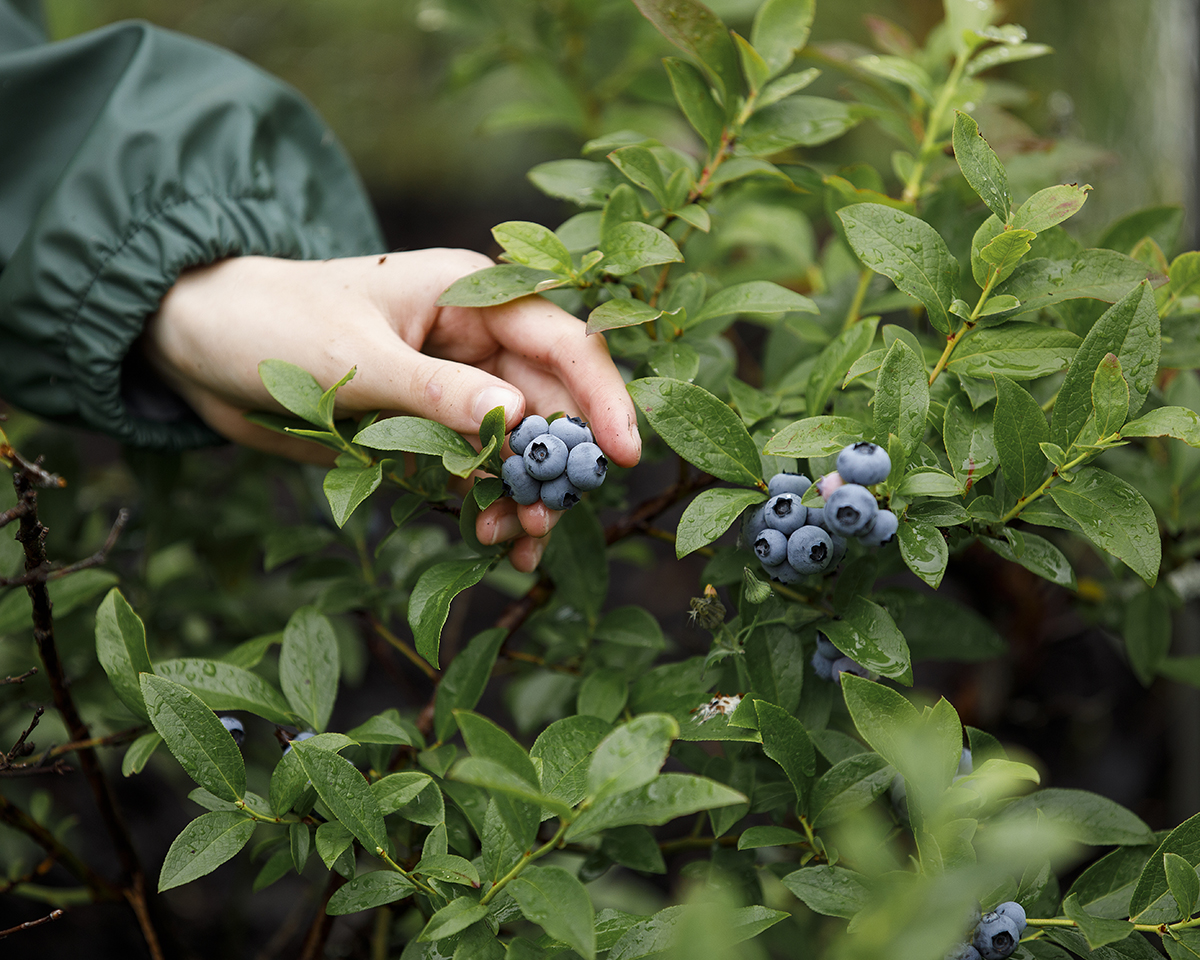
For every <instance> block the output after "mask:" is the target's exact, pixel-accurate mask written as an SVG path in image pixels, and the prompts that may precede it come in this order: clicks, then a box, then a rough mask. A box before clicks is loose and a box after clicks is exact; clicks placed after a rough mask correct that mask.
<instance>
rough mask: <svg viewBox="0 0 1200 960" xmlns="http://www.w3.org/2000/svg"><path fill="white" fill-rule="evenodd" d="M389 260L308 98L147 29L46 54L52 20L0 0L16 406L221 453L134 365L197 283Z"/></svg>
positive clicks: (5, 335) (100, 34)
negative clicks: (281, 269)
mask: <svg viewBox="0 0 1200 960" xmlns="http://www.w3.org/2000/svg"><path fill="white" fill-rule="evenodd" d="M382 249H383V239H382V237H381V235H380V232H379V227H378V224H377V222H376V220H375V216H374V213H373V212H372V209H371V206H370V203H369V201H368V199H367V197H366V194H365V192H364V191H363V188H362V184H361V183H360V181H359V179H358V176H357V174H356V173H355V171H354V168H353V166H352V165H351V163H350V161H349V159H348V158H347V156H346V154H345V152H344V151H343V150H342V148H341V147H340V145H339V144H338V143H337V141H336V140H335V139H334V137H333V135H332V133H331V132H330V131H329V128H328V127H327V126H326V125H325V124H324V122H323V121H322V120H321V118H320V117H318V116H317V114H316V112H315V111H314V110H313V109H312V107H311V106H310V105H309V104H308V103H307V102H305V100H304V99H303V98H302V97H301V96H300V95H299V94H298V93H297V92H296V91H295V90H293V89H291V88H290V87H288V86H286V85H285V84H283V83H282V82H281V81H279V80H277V79H276V78H274V77H272V76H270V75H268V74H266V73H264V72H263V71H262V70H260V69H258V68H257V67H255V66H253V65H252V64H250V63H247V62H246V61H245V60H242V59H240V58H239V57H237V56H235V55H233V54H231V53H229V52H228V51H225V50H221V49H219V48H217V47H213V46H210V45H209V44H206V43H203V42H200V41H198V40H194V39H191V38H189V37H185V36H181V35H179V34H176V33H172V32H171V31H168V30H163V29H160V28H158V27H154V26H152V25H150V24H147V23H139V22H129V23H118V24H114V25H112V26H110V27H106V28H104V29H102V30H97V31H95V32H93V33H89V34H84V35H82V36H78V37H73V38H71V39H69V40H65V41H62V42H60V43H46V42H45V37H44V34H43V32H42V30H41V29H40V25H39V22H38V14H37V11H36V8H35V7H34V4H33V3H31V2H29V0H0V397H4V398H5V399H6V400H8V401H9V402H11V403H13V404H14V405H16V406H18V407H22V408H24V409H27V410H30V411H32V412H34V413H37V414H39V415H42V416H45V417H51V418H54V419H57V420H62V421H65V422H68V423H73V424H78V425H83V426H86V427H89V428H92V429H95V430H100V431H104V432H106V433H109V434H112V435H113V436H115V437H118V438H119V439H121V440H124V441H127V442H130V443H134V444H138V445H141V446H148V447H158V448H165V449H181V448H185V447H191V446H197V445H201V444H205V443H211V442H213V441H214V440H216V439H217V438H216V436H215V435H214V434H213V433H212V432H211V431H210V430H209V429H208V428H207V427H206V426H205V425H204V424H203V423H201V422H200V420H199V419H198V418H197V417H196V416H195V415H194V414H193V413H192V412H191V411H190V410H189V409H188V408H187V407H186V406H185V405H183V404H182V402H181V401H179V400H178V398H176V397H174V395H173V394H170V393H169V392H168V391H167V390H166V388H165V387H163V386H162V385H161V384H159V383H158V382H157V381H156V380H155V378H154V377H153V375H152V374H150V373H149V372H148V370H147V368H146V366H145V364H144V362H142V361H141V360H140V352H139V351H137V350H133V349H131V348H132V347H133V344H134V341H135V340H136V339H137V337H138V335H139V334H140V332H141V330H142V327H143V325H144V323H145V321H146V319H147V318H148V317H149V316H151V315H152V314H153V313H154V311H155V310H157V309H158V304H159V301H160V300H161V299H162V297H163V295H164V294H165V293H166V292H167V290H169V289H170V287H171V285H172V284H173V283H174V281H175V279H176V277H178V275H179V273H180V272H181V271H183V270H184V269H186V268H188V267H191V266H195V265H198V264H206V263H212V262H214V261H216V260H219V259H222V258H224V257H229V256H236V255H239V254H266V255H271V256H279V257H291V258H295V259H324V258H328V257H338V256H352V255H358V254H366V253H373V252H379V251H381V250H382ZM230 336H236V331H233V330H231V331H230Z"/></svg>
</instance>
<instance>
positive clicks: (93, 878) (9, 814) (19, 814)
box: [0, 793, 121, 900]
mask: <svg viewBox="0 0 1200 960" xmlns="http://www.w3.org/2000/svg"><path fill="white" fill-rule="evenodd" d="M0 823H7V824H8V825H9V826H10V827H12V828H14V829H15V830H19V831H21V833H23V834H25V836H27V837H29V839H30V840H32V841H33V842H34V843H36V844H37V845H38V846H39V847H41V848H42V849H43V850H45V851H46V852H47V853H48V854H50V855H51V856H52V857H54V859H55V860H57V861H58V862H59V863H61V864H62V865H63V866H64V867H65V868H66V869H67V870H68V871H70V872H71V874H73V875H74V876H75V877H76V878H77V879H78V880H79V881H80V882H81V883H83V884H84V885H85V886H86V887H87V888H88V892H89V893H90V894H91V895H92V899H93V900H119V899H120V898H121V894H120V892H119V891H118V890H116V889H115V888H114V887H113V885H112V884H111V883H109V882H108V881H107V880H105V879H104V878H103V877H102V876H100V874H98V873H96V871H95V870H93V869H92V868H91V867H89V866H88V865H87V864H86V863H84V862H83V861H82V860H80V859H79V857H77V856H76V855H75V854H74V853H73V852H72V851H71V850H70V849H68V848H67V847H66V846H65V845H64V844H63V843H62V841H61V840H59V839H58V838H57V837H56V836H54V834H52V833H51V832H50V831H49V830H47V829H46V828H45V827H43V826H42V825H41V824H40V823H38V822H37V821H36V820H34V819H33V817H31V816H30V815H29V814H27V813H26V812H25V811H24V810H22V809H21V808H20V807H18V806H17V805H16V804H15V803H13V802H12V801H11V800H9V799H8V798H7V797H6V796H5V795H4V794H3V793H0Z"/></svg>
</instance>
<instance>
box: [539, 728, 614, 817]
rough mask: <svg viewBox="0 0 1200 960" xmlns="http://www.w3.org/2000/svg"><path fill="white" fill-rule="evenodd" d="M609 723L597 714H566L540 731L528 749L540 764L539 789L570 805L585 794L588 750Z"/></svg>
mask: <svg viewBox="0 0 1200 960" xmlns="http://www.w3.org/2000/svg"><path fill="white" fill-rule="evenodd" d="M611 729H612V725H611V724H608V723H605V722H604V721H602V720H600V719H598V718H597V717H581V716H575V717H566V718H565V719H562V720H557V721H555V722H554V723H552V724H550V726H548V727H547V728H546V729H545V730H543V731H542V732H541V734H540V735H539V736H538V738H537V740H535V741H534V744H533V747H532V748H531V749H530V751H529V755H530V757H532V758H533V759H534V760H537V761H538V762H539V763H540V765H541V783H542V792H543V793H546V794H549V795H550V796H553V797H557V798H558V799H560V800H562V801H563V802H565V803H568V804H570V805H571V806H574V805H575V804H577V803H579V802H580V801H581V800H582V799H583V798H584V797H585V796H587V771H588V767H589V765H590V764H591V761H592V751H594V750H595V749H596V747H597V746H599V744H600V741H602V740H603V739H604V738H605V737H606V736H608V733H609V731H610V730H611Z"/></svg>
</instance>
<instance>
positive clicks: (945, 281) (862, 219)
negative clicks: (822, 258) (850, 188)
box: [837, 203, 958, 335]
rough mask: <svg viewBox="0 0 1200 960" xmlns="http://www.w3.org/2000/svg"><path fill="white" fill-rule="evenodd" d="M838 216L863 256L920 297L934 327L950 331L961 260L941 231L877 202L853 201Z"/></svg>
mask: <svg viewBox="0 0 1200 960" xmlns="http://www.w3.org/2000/svg"><path fill="white" fill-rule="evenodd" d="M837 215H838V217H839V219H840V220H841V221H842V224H843V225H844V226H845V228H846V238H847V240H848V241H849V243H850V246H851V247H852V248H853V249H854V252H855V253H856V254H858V257H859V259H860V260H862V262H863V263H864V264H866V265H867V266H868V267H870V268H871V269H872V270H874V271H875V272H876V273H882V274H883V275H884V276H886V277H888V278H890V279H891V281H892V282H893V283H894V284H895V285H896V286H897V287H898V288H899V289H900V290H902V291H904V292H905V293H907V294H908V295H909V296H911V297H915V298H916V299H917V300H920V301H921V303H923V304H924V305H925V310H926V312H927V313H928V314H929V322H930V323H931V324H932V325H933V327H934V329H935V330H937V331H939V332H940V333H944V334H947V335H949V333H950V332H951V329H952V328H953V326H954V322H953V321H952V320H951V319H950V305H951V304H952V303H953V302H954V300H955V297H956V296H957V292H958V261H957V260H955V259H954V257H953V256H951V254H950V251H949V249H947V247H946V242H945V241H944V240H943V239H942V238H941V237H940V236H939V235H938V233H937V231H936V230H934V229H933V227H931V226H930V225H929V224H927V223H926V222H925V221H924V220H918V219H917V218H916V217H913V216H910V215H909V214H907V213H902V212H901V211H899V210H894V209H892V208H891V207H886V206H883V205H882V204H878V203H856V204H852V205H851V206H848V207H843V208H842V209H841V210H839V211H838V212H837Z"/></svg>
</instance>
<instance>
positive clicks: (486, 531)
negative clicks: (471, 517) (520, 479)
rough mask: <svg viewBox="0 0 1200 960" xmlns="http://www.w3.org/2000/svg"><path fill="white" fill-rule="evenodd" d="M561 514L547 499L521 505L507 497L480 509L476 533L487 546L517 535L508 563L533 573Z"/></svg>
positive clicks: (511, 538)
mask: <svg viewBox="0 0 1200 960" xmlns="http://www.w3.org/2000/svg"><path fill="white" fill-rule="evenodd" d="M561 516H562V513H561V512H560V511H557V510H550V509H549V508H548V507H547V506H546V505H545V504H544V503H535V504H532V505H530V506H528V507H520V506H517V504H516V503H514V502H513V501H512V500H509V499H508V498H507V497H505V498H503V499H500V500H497V501H496V502H495V503H493V504H492V505H491V506H490V507H488V508H487V509H486V510H483V511H481V512H480V514H479V516H478V517H477V518H476V520H475V536H477V537H478V538H479V542H480V543H483V544H486V545H488V546H492V545H494V544H497V543H503V542H504V541H506V540H513V539H515V540H516V543H514V544H513V548H512V551H511V552H510V553H509V555H508V560H509V563H511V564H512V565H513V567H514V568H515V569H517V570H520V571H521V572H522V573H532V572H533V571H534V570H535V569H537V565H538V564H539V563H540V562H541V559H542V554H543V553H545V551H546V545H547V544H548V543H549V542H550V538H549V536H548V534H549V533H550V531H551V529H553V527H554V525H555V524H556V523H558V519H559V517H561Z"/></svg>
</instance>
